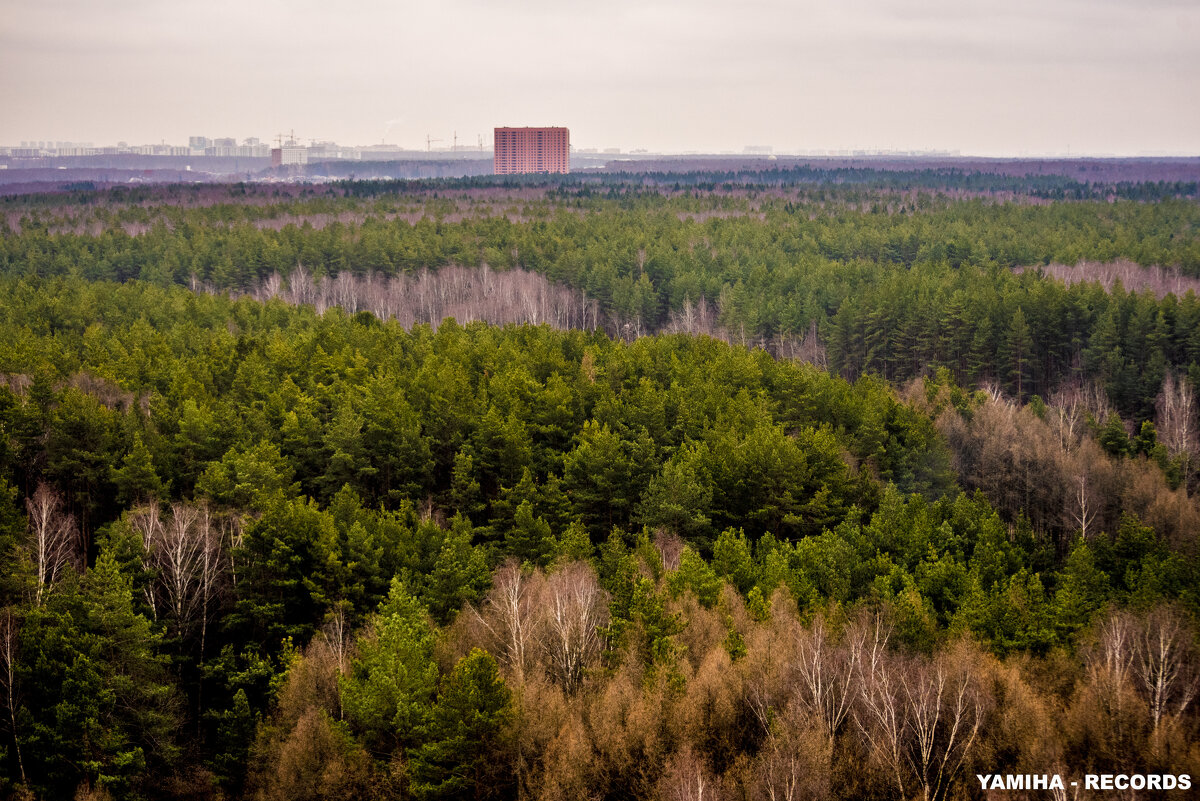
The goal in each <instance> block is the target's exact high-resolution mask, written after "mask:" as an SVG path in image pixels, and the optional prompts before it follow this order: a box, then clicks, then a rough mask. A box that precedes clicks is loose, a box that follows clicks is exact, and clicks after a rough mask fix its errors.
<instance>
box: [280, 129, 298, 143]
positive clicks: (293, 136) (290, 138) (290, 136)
mask: <svg viewBox="0 0 1200 801" xmlns="http://www.w3.org/2000/svg"><path fill="white" fill-rule="evenodd" d="M284 136H286V137H287V138H288V144H289V145H294V144H296V129H295V128H293V129H292V132H291V133H288V134H281V133H279V134H275V141H276V142H277V143H278V144H279V146H280V147H283V137H284Z"/></svg>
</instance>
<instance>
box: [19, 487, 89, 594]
mask: <svg viewBox="0 0 1200 801" xmlns="http://www.w3.org/2000/svg"><path fill="white" fill-rule="evenodd" d="M25 508H26V510H27V511H28V513H29V533H30V538H31V542H30V546H29V547H30V555H31V557H32V559H33V569H34V577H35V579H36V580H37V587H36V589H35V590H34V603H35V605H37V606H41V604H42V600H43V599H44V598H45V596H46V593H47V592H48V591H49V590H50V588H51V587H52V586H53V585H54V583H55V582H56V581H58V578H59V576H61V575H62V572H63V570H64V569H66V567H67V566H68V565H71V564H75V565H78V564H79V563H80V562H81V561H82V559H81V557H82V554H81V553H80V539H79V528H78V527H77V526H76V525H75V517H74V516H73V515H71V514H69V513H67V511H66V510H65V509H64V508H63V499H62V495H60V494H59V493H58V492H57V491H55V490H53V489H51V488H50V487H49V485H47V484H39V485H38V488H37V490H36V491H35V492H34V493H33V496H32V497H30V498H28V499H26V501H25Z"/></svg>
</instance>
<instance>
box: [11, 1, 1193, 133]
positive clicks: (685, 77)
mask: <svg viewBox="0 0 1200 801" xmlns="http://www.w3.org/2000/svg"><path fill="white" fill-rule="evenodd" d="M502 125H565V126H567V127H569V128H570V129H571V143H572V145H573V146H575V147H576V148H589V147H597V148H611V147H620V148H622V149H624V150H626V151H628V150H631V149H635V148H644V149H648V150H651V151H658V152H686V151H699V152H713V153H715V152H722V151H735V152H741V151H742V149H743V148H744V147H745V146H747V145H765V146H770V147H773V148H774V151H775V152H776V153H794V152H813V151H825V150H861V149H866V150H953V151H959V152H961V153H962V154H964V155H968V154H969V155H992V156H1021V155H1060V154H1065V153H1070V154H1072V155H1106V154H1112V155H1144V154H1150V153H1155V154H1163V153H1169V154H1174V155H1184V154H1186V155H1200V2H1197V0H922V1H920V2H917V1H915V0H741V2H734V0H687V2H662V1H660V0H604V2H583V1H582V0H557V1H556V2H555V1H553V0H499V1H497V0H423V1H422V2H411V1H410V0H339V1H338V2H333V1H332V0H320V1H319V2H318V1H317V0H249V2H246V0H189V2H178V0H0V145H17V144H19V143H20V142H21V141H24V140H55V141H59V140H63V141H77V142H84V141H86V142H93V143H95V144H96V145H104V144H115V143H116V142H118V141H126V142H128V143H130V144H146V143H155V142H160V141H165V142H167V143H168V144H186V142H187V138H188V137H189V136H209V137H225V136H231V137H236V138H238V139H239V140H241V139H244V138H245V137H249V136H256V137H259V138H260V139H262V140H264V141H268V140H273V138H274V136H275V135H276V134H277V133H279V132H286V131H291V130H294V131H295V132H296V135H297V137H298V138H300V139H302V140H309V139H314V140H332V141H336V142H338V143H340V144H344V145H367V144H378V143H381V142H384V141H386V142H388V143H390V144H397V145H401V146H404V147H408V148H421V149H424V148H425V146H426V137H427V136H429V137H432V138H434V139H440V140H442V142H441V143H435V145H434V147H441V146H446V147H448V146H449V144H450V142H451V140H452V138H453V136H454V135H455V133H456V132H457V135H458V142H459V144H460V146H461V145H464V144H470V145H476V144H477V142H478V137H479V136H483V138H484V142H485V143H488V144H490V140H491V131H492V128H493V127H496V126H502Z"/></svg>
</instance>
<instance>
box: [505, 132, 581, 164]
mask: <svg viewBox="0 0 1200 801" xmlns="http://www.w3.org/2000/svg"><path fill="white" fill-rule="evenodd" d="M492 163H493V166H494V172H495V173H496V175H515V174H518V173H552V172H556V173H564V174H565V173H569V172H570V171H571V132H570V131H568V130H567V129H566V128H497V129H496V132H495V140H494V144H493V156H492Z"/></svg>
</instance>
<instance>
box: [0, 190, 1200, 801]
mask: <svg viewBox="0 0 1200 801" xmlns="http://www.w3.org/2000/svg"><path fill="white" fill-rule="evenodd" d="M1067 183H1071V182H1069V181H1067V180H1066V179H1060V178H1057V177H1041V178H1037V179H1029V180H1023V179H1015V178H1005V177H1003V176H1001V177H997V176H986V175H984V176H981V175H978V174H969V175H965V176H964V175H959V174H941V173H936V172H932V173H928V172H927V173H920V174H917V173H914V174H906V173H902V174H887V175H885V174H875V175H871V174H867V173H865V172H861V171H860V172H853V171H851V172H847V173H839V174H837V175H832V174H831V175H826V174H815V173H813V172H812V171H807V172H805V171H800V170H780V171H772V172H767V173H763V174H754V175H752V176H750V177H747V176H745V175H741V174H691V175H688V176H680V180H679V181H675V180H674V177H672V176H659V177H658V178H656V179H655V180H653V181H650V180H643V179H639V180H634V179H632V178H630V177H628V176H626V177H623V178H622V179H621V180H620V181H614V180H612V179H611V177H603V178H595V179H592V178H591V177H581V178H574V177H572V178H567V179H560V180H556V181H554V182H550V183H545V182H542V183H538V182H536V181H532V180H517V181H488V180H486V179H470V180H466V181H444V182H412V183H403V182H397V183H373V184H355V183H345V184H336V185H329V186H324V187H315V188H303V189H296V188H284V189H280V188H273V187H266V186H252V185H234V186H229V187H211V186H209V187H203V188H191V187H165V188H154V189H140V190H133V191H127V190H105V191H89V190H87V189H85V188H81V189H79V190H78V191H74V192H71V193H65V194H58V195H43V196H29V197H20V198H9V199H6V200H4V201H3V202H2V203H0V211H3V213H4V218H3V220H4V221H3V223H0V225H2V226H3V227H2V228H0V766H2V768H0V793H4V794H6V795H8V796H11V797H13V798H22V799H29V798H34V799H58V798H78V799H109V798H112V799H125V798H129V799H186V798H194V799H218V798H229V799H264V800H266V799H307V798H313V799H318V798H322V799H323V798H346V799H360V798H363V799H366V798H381V799H383V798H404V799H407V798H414V799H435V798H498V799H499V798H520V799H559V798H595V799H624V798H647V799H688V800H689V801H709V800H715V799H746V800H747V801H749V800H750V799H756V800H757V799H771V800H772V801H774V800H775V799H800V798H814V799H855V798H879V799H909V798H916V797H920V798H922V799H925V801H942V799H955V798H981V797H984V795H985V793H984V790H983V789H982V788H981V787H980V782H979V781H978V780H977V779H976V778H973V777H974V776H975V775H976V774H997V773H1012V774H1043V773H1060V774H1063V776H1064V777H1066V778H1080V777H1082V775H1083V774H1084V773H1127V774H1151V775H1155V776H1157V775H1160V774H1172V775H1175V774H1189V775H1191V776H1193V777H1195V776H1197V775H1198V774H1200V715H1198V714H1197V708H1196V705H1195V698H1196V695H1197V692H1198V691H1200V640H1198V638H1197V631H1198V629H1197V620H1198V619H1200V618H1198V616H1200V554H1198V552H1197V549H1198V545H1200V543H1198V542H1197V534H1198V532H1200V504H1198V503H1197V501H1196V497H1195V493H1196V490H1197V487H1198V486H1200V462H1198V461H1197V456H1198V455H1200V437H1198V436H1197V430H1198V426H1200V419H1198V418H1197V414H1198V412H1200V409H1198V407H1197V402H1196V395H1195V393H1196V389H1197V382H1198V381H1200V333H1198V326H1197V323H1200V299H1198V298H1197V296H1196V294H1195V293H1194V292H1192V291H1190V289H1189V290H1188V291H1186V292H1180V291H1177V290H1178V289H1179V288H1180V287H1183V286H1189V283H1188V282H1189V279H1193V278H1196V277H1200V226H1198V225H1197V223H1198V222H1200V207H1198V205H1197V203H1196V201H1195V199H1194V194H1195V188H1194V186H1192V187H1190V186H1186V185H1172V186H1165V185H1158V184H1136V185H1134V186H1136V187H1140V189H1138V190H1136V191H1135V190H1134V189H1133V188H1130V187H1125V188H1124V189H1121V191H1117V188H1114V187H1096V186H1091V185H1082V184H1076V186H1083V187H1085V188H1086V191H1082V190H1081V191H1079V192H1077V193H1075V194H1071V193H1069V192H1067V191H1066V190H1065V189H1064V187H1065V185H1066V184H1067ZM1060 190H1061V191H1060ZM1051 191H1054V192H1059V194H1057V195H1052V194H1050V193H1051ZM1116 263H1120V264H1123V265H1125V266H1124V268H1123V272H1122V275H1126V276H1132V277H1134V278H1135V280H1138V279H1140V277H1145V286H1141V287H1125V286H1123V285H1122V282H1121V281H1120V280H1117V281H1115V282H1114V281H1113V280H1111V279H1110V280H1107V281H1105V282H1104V283H1101V282H1100V280H1099V278H1098V277H1099V275H1100V274H1101V273H1102V272H1103V270H1102V268H1106V267H1109V266H1111V265H1113V264H1116ZM1051 265H1054V266H1055V267H1054V270H1051V269H1050V266H1051ZM1072 271H1075V272H1072ZM1052 274H1053V275H1052ZM1055 276H1057V277H1055ZM1093 278H1096V279H1097V280H1092V279H1093ZM1061 279H1066V280H1061ZM1172 280H1173V281H1175V282H1176V283H1175V288H1172V287H1170V286H1163V284H1164V282H1165V281H1172ZM1164 793H1166V791H1165V790H1164V791H1163V792H1161V793H1159V792H1156V791H1150V792H1149V793H1148V797H1157V796H1158V795H1163V794H1164ZM1011 795H1013V796H1014V797H1016V796H1017V795H1018V794H1015V793H1014V794H1011ZM1167 795H1172V794H1170V793H1167Z"/></svg>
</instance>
